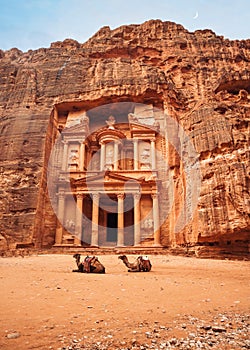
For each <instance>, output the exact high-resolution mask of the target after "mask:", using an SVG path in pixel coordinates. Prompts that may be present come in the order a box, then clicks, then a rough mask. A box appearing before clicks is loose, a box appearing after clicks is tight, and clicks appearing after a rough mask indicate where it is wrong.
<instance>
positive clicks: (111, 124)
mask: <svg viewBox="0 0 250 350" xmlns="http://www.w3.org/2000/svg"><path fill="white" fill-rule="evenodd" d="M106 123H107V125H108V128H109V129H111V130H114V129H115V127H114V124H115V117H114V116H113V115H110V116H109V117H108V120H106Z"/></svg>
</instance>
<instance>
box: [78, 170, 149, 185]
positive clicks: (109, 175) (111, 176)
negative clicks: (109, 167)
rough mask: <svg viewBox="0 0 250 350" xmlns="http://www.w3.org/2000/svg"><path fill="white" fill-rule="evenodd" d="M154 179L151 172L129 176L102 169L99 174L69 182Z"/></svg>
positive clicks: (94, 182) (139, 181) (143, 180)
mask: <svg viewBox="0 0 250 350" xmlns="http://www.w3.org/2000/svg"><path fill="white" fill-rule="evenodd" d="M151 181H155V179H154V178H153V176H152V175H151V174H148V175H142V176H139V177H135V176H130V175H122V174H120V173H118V172H114V171H102V172H100V173H99V174H94V175H90V174H89V175H87V176H84V177H82V178H78V179H72V180H71V183H72V185H75V186H78V185H84V184H87V185H91V184H93V185H94V184H96V185H98V184H100V185H101V184H103V183H104V184H105V183H107V184H108V183H113V184H114V183H117V184H118V183H119V184H121V183H126V182H134V183H145V182H151Z"/></svg>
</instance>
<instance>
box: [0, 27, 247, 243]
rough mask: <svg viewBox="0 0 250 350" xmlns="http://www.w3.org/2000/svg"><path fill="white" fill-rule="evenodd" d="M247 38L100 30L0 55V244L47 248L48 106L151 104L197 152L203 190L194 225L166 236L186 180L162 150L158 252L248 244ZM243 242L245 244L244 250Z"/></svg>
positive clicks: (168, 30) (51, 127)
mask: <svg viewBox="0 0 250 350" xmlns="http://www.w3.org/2000/svg"><path fill="white" fill-rule="evenodd" d="M249 49H250V40H241V41H237V40H236V41H230V40H227V39H224V38H223V37H219V36H216V35H215V34H214V33H213V32H212V31H211V30H202V31H196V32H194V33H189V32H188V31H187V30H185V29H184V28H183V27H182V26H181V25H177V24H175V23H171V22H161V21H158V20H157V21H155V20H152V21H148V22H145V23H143V24H141V25H130V26H122V27H120V28H117V29H115V30H110V29H109V27H104V28H102V29H100V30H99V31H98V33H96V34H95V35H94V36H93V37H92V38H90V39H89V40H88V41H87V42H86V43H84V44H80V43H78V42H76V41H74V40H70V39H66V40H65V41H63V42H56V43H52V44H51V47H50V48H48V49H44V48H42V49H39V50H36V51H31V50H30V51H28V52H26V53H23V52H21V51H19V50H18V49H12V50H9V51H5V52H4V51H1V52H0V82H1V94H0V149H1V153H0V172H1V178H0V183H1V187H0V188H1V190H0V233H1V236H0V245H1V246H2V248H3V249H6V248H8V247H13V246H15V245H16V243H20V242H24V243H30V242H34V243H35V245H36V246H51V245H53V243H54V230H55V217H54V214H53V211H52V209H51V207H50V202H49V199H48V196H47V194H46V167H47V161H48V157H49V154H50V150H51V147H52V145H53V142H54V140H55V136H56V130H55V122H54V120H53V116H54V114H53V113H52V111H53V108H54V106H55V105H58V104H62V103H64V106H66V105H67V103H71V104H72V103H75V104H76V105H77V104H79V105H80V104H81V105H83V104H84V106H85V107H87V108H88V109H91V108H93V107H96V106H98V105H101V104H103V103H110V102H120V101H123V102H124V101H134V102H140V103H153V104H154V105H155V106H156V107H161V108H164V110H165V111H166V112H167V113H168V114H169V115H170V116H171V117H172V118H174V119H176V120H177V121H178V123H180V125H181V126H182V127H183V128H184V130H185V133H186V134H187V135H188V136H189V138H190V139H191V140H192V142H193V144H194V146H195V148H196V150H197V152H198V154H199V162H200V168H201V175H202V185H201V192H200V197H199V202H198V206H197V208H196V210H195V213H194V216H193V220H192V221H191V222H190V223H189V224H188V225H187V226H186V227H185V228H184V229H182V230H181V232H178V234H177V235H176V234H174V233H173V232H171V227H173V225H174V222H175V220H176V217H177V216H178V212H179V211H180V207H181V205H182V202H183V201H184V198H183V196H184V195H183V193H185V186H186V185H185V174H184V173H183V168H182V165H181V162H180V160H179V159H178V155H176V152H175V151H174V150H173V149H171V146H170V147H169V165H170V168H171V171H172V173H173V174H172V176H173V178H174V183H175V187H174V193H173V196H174V203H173V210H172V212H171V215H170V216H169V217H168V219H167V221H166V222H165V223H164V225H163V226H162V230H161V239H162V244H163V245H175V244H183V243H185V244H188V243H195V242H220V241H226V242H227V243H228V244H229V242H231V241H235V240H238V241H239V240H240V241H245V242H246V241H247V239H248V238H249V232H250V217H249V216H250V195H249V191H250V190H249V187H250V186H249V184H250V179H249V155H250V150H249V134H250V133H249V131H250V129H249V120H250V96H249V92H250V72H249V60H250V50H249ZM246 244H247V243H246Z"/></svg>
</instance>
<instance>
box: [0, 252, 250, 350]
mask: <svg viewBox="0 0 250 350" xmlns="http://www.w3.org/2000/svg"><path fill="white" fill-rule="evenodd" d="M128 257H129V259H130V260H131V261H132V260H134V258H135V256H128ZM99 260H100V261H101V262H102V263H103V264H104V265H105V267H106V274H105V275H96V274H81V273H72V269H74V268H75V267H76V266H75V261H74V259H73V257H72V256H71V255H38V256H29V257H24V258H22V257H13V258H1V260H0V287H1V288H0V319H1V326H0V349H1V350H5V349H11V350H13V349H25V350H26V349H43V350H44V349H63V348H64V349H66V348H67V349H70V346H69V345H70V344H72V345H71V348H72V349H77V347H76V344H78V345H77V346H79V348H80V346H82V349H84V348H87V344H91V342H92V343H97V344H99V346H100V344H101V342H104V341H106V343H107V342H110V346H109V348H110V349H122V348H126V349H127V348H131V349H132V348H133V344H134V345H135V344H136V343H137V344H140V342H141V344H142V343H145V342H146V341H149V340H150V339H147V338H150V337H151V336H150V334H151V333H150V332H155V333H157V337H159V338H160V337H163V336H165V337H166V336H168V337H173V336H174V337H183V336H184V337H185V336H186V334H185V332H188V331H190V330H189V329H188V330H187V329H186V328H187V327H186V323H188V324H190V319H191V320H192V319H193V320H196V321H197V322H203V323H204V322H206V323H209V322H210V323H211V320H212V319H213V318H214V317H217V316H218V315H222V314H227V315H234V314H236V315H237V314H238V315H246V314H249V309H250V293H249V292H250V289H249V277H250V271H249V262H247V261H229V260H228V261H227V260H209V259H204V260H203V259H196V258H186V257H176V256H170V255H156V256H150V260H151V262H152V265H153V268H152V271H151V272H149V273H142V272H141V273H128V272H127V268H126V267H125V266H124V265H123V263H122V262H121V260H118V257H117V255H112V256H111V255H105V256H99ZM201 320H202V321H201ZM185 322H186V323H185ZM193 323H195V322H193ZM176 325H181V327H177V326H176ZM194 326H195V325H194ZM154 327H158V328H157V330H155V329H154ZM164 330H165V335H163V334H160V333H159V332H161V331H162V332H163V331H164ZM166 330H168V333H166ZM245 336H246V334H245ZM84 342H85V343H86V347H84ZM152 342H153V340H152ZM115 344H116V345H115ZM125 345H126V346H127V347H125ZM129 346H130V347H129ZM90 348H91V347H90ZM141 348H143V347H141ZM173 348H175V347H173ZM218 348H219V347H217V349H218ZM93 349H95V347H94V346H93ZM229 349H230V347H229Z"/></svg>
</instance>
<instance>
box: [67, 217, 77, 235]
mask: <svg viewBox="0 0 250 350" xmlns="http://www.w3.org/2000/svg"><path fill="white" fill-rule="evenodd" d="M65 228H66V230H67V231H69V232H75V223H74V221H73V220H72V219H70V220H67V221H66V224H65Z"/></svg>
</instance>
